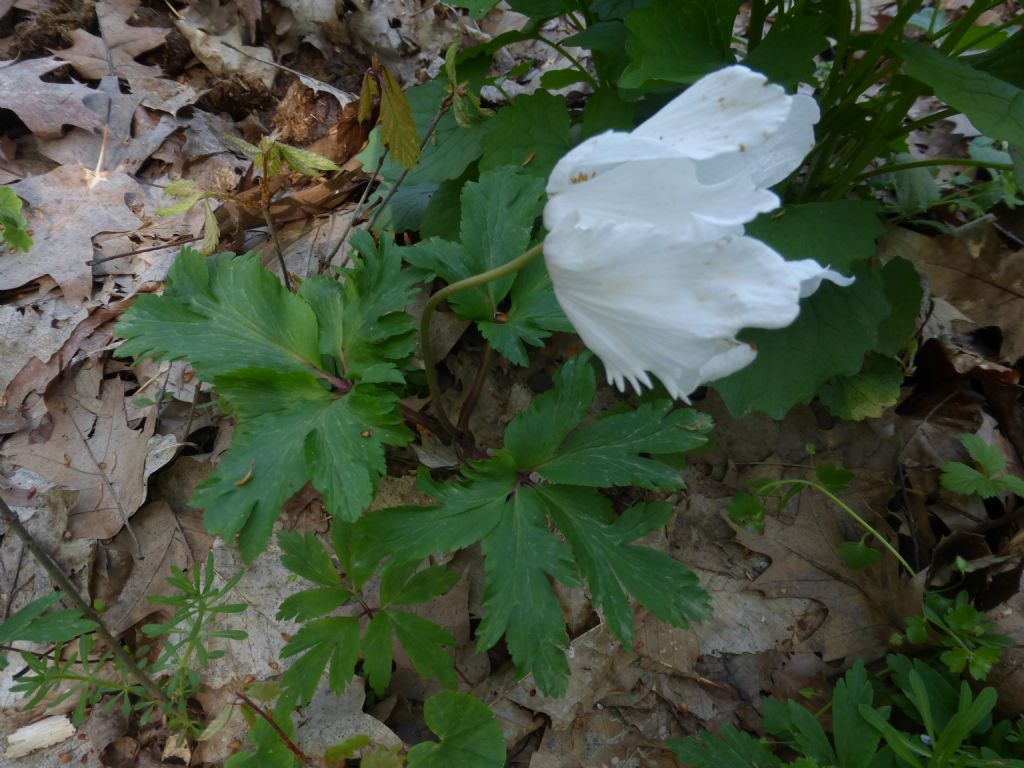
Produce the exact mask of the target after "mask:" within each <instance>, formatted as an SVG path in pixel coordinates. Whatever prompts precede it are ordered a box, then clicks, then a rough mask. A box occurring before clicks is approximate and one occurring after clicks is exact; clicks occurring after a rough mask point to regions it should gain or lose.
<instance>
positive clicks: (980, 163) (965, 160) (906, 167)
mask: <svg viewBox="0 0 1024 768" xmlns="http://www.w3.org/2000/svg"><path fill="white" fill-rule="evenodd" d="M951 165H953V166H955V165H961V166H968V167H974V168H990V169H992V170H996V171H1012V170H1013V165H1011V164H1010V163H993V162H992V161H991V160H975V159H974V158H971V157H933V158H929V159H928V160H913V161H911V162H906V163H891V164H889V165H880V166H879V167H878V168H875V169H873V170H870V171H866V172H864V173H862V174H861V175H860V176H858V177H857V178H855V179H854V181H863V180H864V179H870V178H871V177H872V176H881V175H882V174H884V173H895V172H896V171H911V170H913V169H915V168H934V167H936V166H939V167H941V166H951Z"/></svg>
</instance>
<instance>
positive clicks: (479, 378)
mask: <svg viewBox="0 0 1024 768" xmlns="http://www.w3.org/2000/svg"><path fill="white" fill-rule="evenodd" d="M493 357H494V347H492V346H491V345H490V342H488V343H487V344H486V346H484V353H483V354H482V355H481V356H480V367H479V368H478V369H477V372H476V376H475V377H474V379H473V384H472V385H471V386H470V388H469V392H467V393H466V399H465V400H463V401H462V409H461V410H460V411H459V423H458V425H457V426H458V428H459V431H460V432H465V431H466V428H467V427H469V417H470V416H472V415H473V411H475V410H476V404H477V402H478V401H479V400H480V392H481V391H482V390H483V388H484V382H486V381H487V372H488V371H489V370H490V369H491V358H493Z"/></svg>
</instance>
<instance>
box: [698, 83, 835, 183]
mask: <svg viewBox="0 0 1024 768" xmlns="http://www.w3.org/2000/svg"><path fill="white" fill-rule="evenodd" d="M790 107H791V108H790V111H789V115H788V116H787V117H786V120H785V121H784V122H783V124H782V125H781V126H780V127H779V129H778V130H776V131H775V132H774V133H772V135H771V136H769V137H767V138H766V139H765V140H764V141H762V142H760V143H759V144H750V145H749V146H747V147H746V148H745V149H744V150H743V151H736V152H727V153H724V154H721V155H718V156H716V157H712V158H708V159H707V160H702V161H701V162H700V176H701V179H702V180H703V181H704V182H705V183H709V184H710V183H714V182H717V181H721V180H723V179H728V178H730V177H732V176H735V175H736V174H743V175H745V176H747V177H749V178H750V179H751V180H752V181H753V182H754V183H755V184H757V185H759V186H762V187H770V186H772V185H774V184H778V183H779V182H780V181H782V180H783V179H784V178H786V177H787V176H789V174H791V173H792V172H793V171H795V170H796V169H797V168H799V167H800V164H801V163H802V162H803V161H804V158H805V157H807V153H808V152H810V151H811V150H812V149H813V148H814V125H815V123H817V122H818V118H819V116H820V113H819V111H818V105H817V103H815V101H814V99H812V98H811V97H810V96H805V95H803V94H797V95H796V96H793V97H792V101H791V105H790Z"/></svg>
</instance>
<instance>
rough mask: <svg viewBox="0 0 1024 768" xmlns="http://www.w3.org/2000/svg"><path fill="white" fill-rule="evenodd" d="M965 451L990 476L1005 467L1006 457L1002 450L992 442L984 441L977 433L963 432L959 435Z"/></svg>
mask: <svg viewBox="0 0 1024 768" xmlns="http://www.w3.org/2000/svg"><path fill="white" fill-rule="evenodd" d="M960 442H961V443H963V446H964V448H966V449H967V453H968V454H970V457H971V458H972V459H974V461H975V462H976V463H977V465H978V467H979V468H980V469H981V471H982V472H984V473H985V474H986V475H989V476H990V477H991V476H992V475H994V474H996V473H998V472H1002V471H1003V470H1004V469H1006V457H1005V456H1003V452H1002V451H1000V450H999V448H998V447H997V446H995V445H993V444H992V443H988V442H985V440H983V439H982V438H981V437H979V436H978V435H971V434H965V435H961V436H960Z"/></svg>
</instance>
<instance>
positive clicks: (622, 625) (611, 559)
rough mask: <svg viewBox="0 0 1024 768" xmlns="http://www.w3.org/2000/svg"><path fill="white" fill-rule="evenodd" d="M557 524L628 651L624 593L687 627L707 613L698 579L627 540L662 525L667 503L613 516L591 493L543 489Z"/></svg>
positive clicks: (602, 500) (601, 499)
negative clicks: (690, 622) (691, 621)
mask: <svg viewBox="0 0 1024 768" xmlns="http://www.w3.org/2000/svg"><path fill="white" fill-rule="evenodd" d="M540 493H541V495H542V496H543V497H544V500H545V501H546V502H547V507H548V511H549V512H550V513H551V516H552V518H553V519H554V521H555V524H556V525H557V526H558V528H559V530H561V531H562V533H563V534H564V535H565V538H566V540H567V541H568V542H569V546H570V547H572V551H573V555H575V557H576V561H577V562H578V563H579V566H580V570H581V571H582V572H583V574H584V575H585V576H586V578H587V584H588V585H589V587H590V593H591V598H592V599H593V601H594V605H595V606H596V607H597V608H598V609H600V610H601V612H602V614H603V616H604V619H605V621H606V622H608V626H609V628H610V629H611V630H612V632H613V633H615V636H616V637H617V638H619V641H620V642H621V643H622V644H623V646H625V647H626V648H632V647H633V611H632V609H631V608H630V605H629V599H628V598H627V597H626V593H627V592H628V593H629V594H631V595H633V596H634V597H635V598H636V599H637V601H638V602H639V603H640V604H641V605H643V606H644V607H645V608H647V609H648V610H650V611H651V613H653V614H654V615H655V616H657V617H658V618H659V619H661V620H662V621H665V622H668V623H669V624H672V625H673V626H677V627H686V626H689V621H690V620H699V619H703V618H707V617H708V616H710V615H711V610H710V600H709V599H708V595H707V593H706V592H704V590H702V589H701V588H700V586H699V585H698V583H697V577H696V576H694V575H693V573H692V572H691V571H690V570H689V569H688V568H686V566H684V565H683V564H682V563H680V562H678V561H676V560H673V559H672V558H671V557H669V556H668V555H666V554H664V553H663V552H658V551H656V550H653V549H649V548H647V547H637V546H632V545H630V543H629V542H631V541H633V540H634V539H636V538H639V537H641V536H644V535H646V534H647V533H649V532H651V531H652V530H654V529H656V528H660V527H662V526H664V525H665V524H666V523H667V522H668V521H669V519H670V518H671V517H672V507H671V505H669V504H664V503H662V504H641V505H638V506H635V507H631V508H630V509H628V510H626V512H625V513H623V515H622V516H621V517H618V518H616V517H615V515H614V514H613V512H612V509H611V505H610V504H609V503H608V502H607V500H606V499H605V498H604V497H603V496H601V495H600V494H599V493H597V492H596V491H594V490H590V489H585V488H557V487H550V486H541V488H540Z"/></svg>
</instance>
